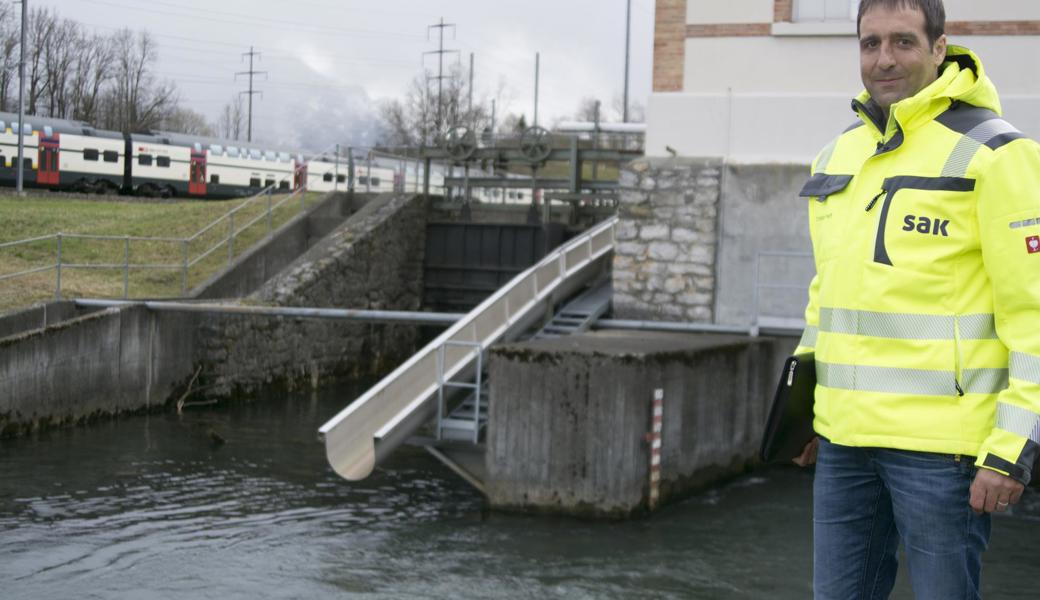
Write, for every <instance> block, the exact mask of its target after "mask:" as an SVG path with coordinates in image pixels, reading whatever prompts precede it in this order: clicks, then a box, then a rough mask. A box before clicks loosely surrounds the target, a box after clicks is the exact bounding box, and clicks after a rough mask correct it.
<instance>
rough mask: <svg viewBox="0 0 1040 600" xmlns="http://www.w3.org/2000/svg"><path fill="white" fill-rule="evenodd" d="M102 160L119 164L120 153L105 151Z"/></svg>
mask: <svg viewBox="0 0 1040 600" xmlns="http://www.w3.org/2000/svg"><path fill="white" fill-rule="evenodd" d="M102 158H104V159H105V162H119V153H118V152H116V151H115V150H105V153H104V154H103V155H102Z"/></svg>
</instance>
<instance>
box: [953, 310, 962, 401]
mask: <svg viewBox="0 0 1040 600" xmlns="http://www.w3.org/2000/svg"><path fill="white" fill-rule="evenodd" d="M961 363H962V360H961V327H960V322H959V320H958V319H957V316H956V315H954V317H953V387H954V389H955V390H957V395H958V396H964V388H962V387H961V376H962V375H963V371H962V370H961Z"/></svg>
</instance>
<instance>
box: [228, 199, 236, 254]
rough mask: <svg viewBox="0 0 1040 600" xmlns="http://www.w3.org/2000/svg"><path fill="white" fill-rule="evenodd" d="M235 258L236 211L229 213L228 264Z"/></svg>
mask: <svg viewBox="0 0 1040 600" xmlns="http://www.w3.org/2000/svg"><path fill="white" fill-rule="evenodd" d="M234 259H235V213H233V212H230V213H228V238H227V264H228V266H229V267H230V266H231V262H232V261H233V260H234Z"/></svg>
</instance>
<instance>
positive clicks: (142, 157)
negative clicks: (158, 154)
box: [137, 154, 152, 167]
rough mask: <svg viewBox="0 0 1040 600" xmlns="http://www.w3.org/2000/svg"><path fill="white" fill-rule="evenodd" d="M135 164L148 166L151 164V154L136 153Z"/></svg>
mask: <svg viewBox="0 0 1040 600" xmlns="http://www.w3.org/2000/svg"><path fill="white" fill-rule="evenodd" d="M137 164H139V165H141V166H142V167H150V166H152V155H151V154H138V155H137Z"/></svg>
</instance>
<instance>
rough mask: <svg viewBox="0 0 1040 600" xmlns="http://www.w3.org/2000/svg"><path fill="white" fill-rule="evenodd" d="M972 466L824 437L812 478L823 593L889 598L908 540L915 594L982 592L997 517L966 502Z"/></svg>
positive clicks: (941, 597) (818, 589) (942, 599)
mask: <svg viewBox="0 0 1040 600" xmlns="http://www.w3.org/2000/svg"><path fill="white" fill-rule="evenodd" d="M974 462H975V459H974V457H963V456H962V457H955V456H953V455H949V454H932V453H928V452H908V451H904V450H891V449H886V448H851V447H848V446H839V445H837V444H832V443H830V442H828V441H827V440H824V439H822V438H821V439H820V450H819V454H818V456H817V462H816V477H815V480H814V482H813V590H814V594H815V598H816V599H817V600H873V599H875V598H887V597H888V595H889V593H891V591H892V587H893V585H895V579H896V569H897V568H898V567H899V564H898V558H897V554H896V550H897V548H898V546H899V542H900V541H902V542H903V547H904V549H905V551H906V559H907V563H908V567H909V569H910V582H911V584H912V586H913V588H914V596H915V597H916V598H917V600H928V599H933V598H934V599H935V600H961V599H974V598H979V597H980V594H979V576H980V572H981V569H982V552H983V551H984V550H985V549H986V545H987V544H988V542H989V533H990V519H989V515H988V514H987V515H982V516H979V515H976V514H975V513H974V511H972V509H971V507H970V506H969V505H968V499H969V488H970V486H971V482H972V480H973V479H974V477H975V471H976V469H975V467H974V465H973V463H974Z"/></svg>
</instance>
